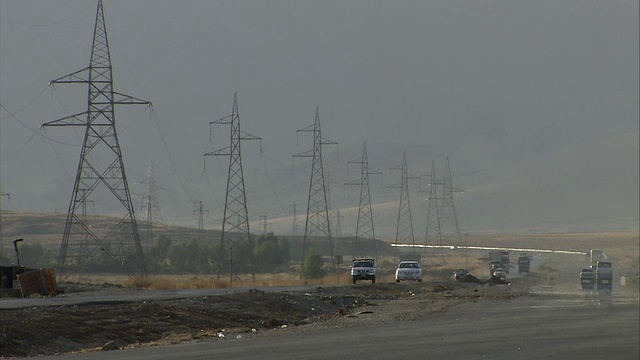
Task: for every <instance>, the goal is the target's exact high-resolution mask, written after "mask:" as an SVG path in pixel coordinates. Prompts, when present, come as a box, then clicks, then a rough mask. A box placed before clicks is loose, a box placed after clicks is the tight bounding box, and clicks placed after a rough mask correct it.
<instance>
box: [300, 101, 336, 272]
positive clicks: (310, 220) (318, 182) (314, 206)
mask: <svg viewBox="0 0 640 360" xmlns="http://www.w3.org/2000/svg"><path fill="white" fill-rule="evenodd" d="M297 132H298V133H300V132H310V133H313V149H311V150H307V151H305V152H302V153H300V154H296V155H294V156H293V157H294V158H295V157H310V158H312V164H311V179H310V181H309V197H308V200H307V219H306V221H305V224H304V240H303V243H302V260H303V261H304V259H305V256H306V251H307V242H308V241H309V238H310V237H312V236H313V237H316V238H317V237H326V238H327V240H328V242H329V248H330V251H331V254H332V255H334V253H335V249H334V246H333V241H332V239H331V225H330V221H329V205H328V202H327V191H326V187H325V181H324V167H323V165H322V145H337V144H338V143H336V142H335V141H331V140H327V139H325V138H323V137H322V132H321V129H320V112H319V111H318V107H316V119H315V121H314V123H313V125H310V126H307V127H306V128H304V129H300V130H298V131H297Z"/></svg>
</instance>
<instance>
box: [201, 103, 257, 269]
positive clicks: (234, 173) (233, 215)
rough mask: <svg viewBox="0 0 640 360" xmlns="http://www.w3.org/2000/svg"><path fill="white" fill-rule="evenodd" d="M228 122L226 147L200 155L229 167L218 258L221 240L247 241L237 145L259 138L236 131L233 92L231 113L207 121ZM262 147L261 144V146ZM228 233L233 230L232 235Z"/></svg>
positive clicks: (244, 195) (222, 245)
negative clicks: (223, 160)
mask: <svg viewBox="0 0 640 360" xmlns="http://www.w3.org/2000/svg"><path fill="white" fill-rule="evenodd" d="M214 124H223V125H231V140H230V144H229V146H228V147H226V148H223V149H219V150H216V151H213V152H210V153H206V154H204V156H205V159H206V157H207V156H209V155H214V156H228V157H229V170H228V172H227V192H226V195H225V200H224V215H223V221H222V234H221V236H220V249H219V251H220V253H219V255H220V258H219V260H222V254H224V253H225V252H224V246H225V242H227V243H233V241H234V240H239V241H249V239H250V238H249V234H250V233H249V213H248V211H247V196H246V191H245V185H244V174H243V170H242V152H241V144H242V141H244V140H260V141H261V138H259V137H257V136H254V135H251V134H248V133H246V132H244V131H242V130H240V115H239V112H238V95H237V93H234V94H233V108H232V110H231V115H228V116H225V117H223V118H221V119H218V120H215V121H211V122H209V129H210V131H211V125H214ZM261 146H262V145H261ZM232 233H235V234H234V235H233V236H232V235H231V234H232ZM221 262H222V261H218V275H217V276H218V278H220V271H221V268H220V266H221Z"/></svg>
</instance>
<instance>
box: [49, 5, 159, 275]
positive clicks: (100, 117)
mask: <svg viewBox="0 0 640 360" xmlns="http://www.w3.org/2000/svg"><path fill="white" fill-rule="evenodd" d="M112 71H113V70H112V66H111V55H110V51H109V42H108V40H107V29H106V25H105V20H104V12H103V8H102V0H98V6H97V11H96V20H95V27H94V32H93V43H92V46H91V60H90V63H89V66H88V67H86V68H84V69H82V70H79V71H76V72H73V73H71V74H69V75H66V76H63V77H61V78H58V79H56V80H53V81H51V82H50V84H51V85H53V84H68V83H81V84H87V85H88V96H87V110H86V111H84V112H82V113H78V114H75V115H71V116H67V117H64V118H61V119H58V120H54V121H51V122H48V123H45V124H43V125H42V126H45V127H48V126H79V127H83V128H85V136H84V141H83V144H82V152H81V154H80V162H79V164H78V171H77V174H76V178H75V182H74V185H73V195H72V197H71V201H70V204H69V210H68V212H67V220H66V223H65V229H64V234H63V237H62V246H61V247H60V254H59V256H58V264H57V274H58V276H59V277H61V278H69V277H70V276H72V275H74V274H81V273H82V272H83V271H84V270H85V269H86V267H91V266H96V267H97V266H102V265H103V264H104V263H105V262H107V261H110V262H111V264H112V265H114V266H113V267H114V268H119V269H121V270H122V271H124V272H125V273H126V274H127V275H129V276H131V275H133V274H142V275H146V272H147V270H146V266H145V263H144V257H143V254H142V247H141V245H140V236H139V234H138V224H137V223H136V217H135V211H134V206H133V202H132V201H131V194H130V192H129V184H128V182H127V177H126V175H125V170H124V163H123V156H122V151H121V149H120V142H119V140H118V133H117V131H116V122H115V105H120V104H139V105H151V103H150V102H148V101H145V100H140V99H137V98H135V97H132V96H129V95H125V94H122V93H119V92H116V91H114V88H113V77H112ZM112 196H115V198H116V200H117V201H118V203H119V205H121V208H122V210H124V211H123V212H122V213H123V215H121V217H120V219H119V220H118V222H117V224H116V225H115V226H112V227H111V228H109V229H104V227H102V226H100V224H93V223H91V221H90V220H89V219H83V217H82V211H81V209H82V207H83V206H84V205H85V204H86V203H87V201H89V200H88V199H89V197H91V198H92V199H93V200H94V201H96V202H104V201H105V200H106V199H108V198H109V197H112ZM94 225H95V226H94ZM101 270H102V271H104V269H101Z"/></svg>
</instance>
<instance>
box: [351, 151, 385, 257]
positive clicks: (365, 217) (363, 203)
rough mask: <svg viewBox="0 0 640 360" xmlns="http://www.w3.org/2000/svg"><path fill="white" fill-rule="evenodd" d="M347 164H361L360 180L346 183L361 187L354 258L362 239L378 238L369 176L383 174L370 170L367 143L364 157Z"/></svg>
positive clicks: (374, 250) (374, 249)
mask: <svg viewBox="0 0 640 360" xmlns="http://www.w3.org/2000/svg"><path fill="white" fill-rule="evenodd" d="M347 164H360V179H359V180H353V181H349V182H346V183H345V185H360V203H359V205H358V222H357V223H356V239H355V242H354V244H353V258H354V259H355V258H356V257H357V256H358V251H359V249H358V241H359V239H360V238H371V239H375V238H376V232H375V228H374V226H373V211H372V209H371V191H370V189H369V175H378V174H382V173H381V172H380V171H377V170H372V169H369V156H368V155H367V143H366V142H365V143H364V146H363V147H362V157H360V158H359V159H356V160H352V161H349V162H348V163H347ZM373 252H374V256H375V257H376V258H377V257H378V250H377V248H376V246H375V243H374V247H373Z"/></svg>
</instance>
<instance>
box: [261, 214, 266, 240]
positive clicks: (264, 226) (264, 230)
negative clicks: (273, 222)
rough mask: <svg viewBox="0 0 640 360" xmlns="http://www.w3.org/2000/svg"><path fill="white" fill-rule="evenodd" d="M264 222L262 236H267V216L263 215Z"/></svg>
mask: <svg viewBox="0 0 640 360" xmlns="http://www.w3.org/2000/svg"><path fill="white" fill-rule="evenodd" d="M260 219H261V220H262V236H267V215H261V216H260Z"/></svg>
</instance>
